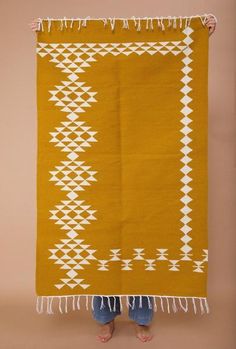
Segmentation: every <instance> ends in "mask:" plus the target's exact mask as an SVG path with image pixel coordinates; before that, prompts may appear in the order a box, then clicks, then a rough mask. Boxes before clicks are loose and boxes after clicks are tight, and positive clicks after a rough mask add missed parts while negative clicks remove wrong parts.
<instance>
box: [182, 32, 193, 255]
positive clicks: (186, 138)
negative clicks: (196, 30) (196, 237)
mask: <svg viewBox="0 0 236 349" xmlns="http://www.w3.org/2000/svg"><path fill="white" fill-rule="evenodd" d="M192 32H193V30H192V28H190V27H187V28H185V29H184V30H183V33H184V34H185V35H186V38H185V39H184V40H183V42H184V43H185V44H187V45H189V44H191V43H192V42H193V40H192V39H191V38H190V35H191V33H192ZM183 53H184V55H185V57H184V58H183V59H182V62H183V64H184V68H183V69H181V71H182V72H183V74H184V76H183V78H182V79H181V81H182V83H183V84H184V87H183V88H181V92H182V93H183V95H184V97H183V98H182V99H181V103H182V104H183V105H184V107H183V108H182V110H181V113H182V114H183V116H184V117H183V118H182V119H181V123H182V124H183V125H184V127H183V128H182V129H181V130H180V132H181V133H183V137H182V139H181V143H183V144H184V146H183V147H182V148H181V152H182V153H184V157H182V158H181V162H183V164H184V165H183V166H182V168H181V169H180V171H181V172H182V173H183V174H184V176H183V177H182V178H181V182H183V183H184V186H183V187H182V188H181V191H182V192H183V196H182V198H181V202H183V203H184V206H183V207H182V208H181V212H182V213H183V217H182V218H181V222H182V223H183V226H182V227H181V229H180V230H181V231H182V232H183V233H184V236H183V237H182V238H181V241H182V242H183V243H184V245H183V246H182V247H181V248H180V250H181V251H182V252H183V253H181V256H182V258H181V260H185V261H187V260H191V256H192V254H191V253H190V252H191V250H192V247H190V246H189V245H188V243H189V241H191V240H192V239H191V238H190V239H189V235H188V234H189V232H190V231H191V230H192V228H191V227H190V226H189V223H190V222H191V220H192V219H191V218H190V217H189V216H188V214H189V213H190V212H191V211H192V210H191V208H190V207H189V206H188V204H189V203H190V202H191V201H192V198H191V197H190V196H189V192H191V190H192V188H191V187H190V185H188V184H189V183H190V182H191V180H192V178H191V176H190V175H189V173H190V172H191V171H192V168H191V167H190V165H189V163H190V162H191V161H192V158H191V157H190V156H189V155H188V154H189V153H190V152H191V151H192V149H191V145H190V143H191V142H192V139H191V135H190V133H191V132H192V129H191V128H190V127H189V126H188V125H189V124H190V123H191V121H192V120H191V119H190V117H189V115H190V114H191V113H192V111H193V110H192V109H191V108H190V107H189V103H191V101H192V98H191V97H190V96H189V95H188V93H189V92H190V91H191V87H190V86H189V85H188V84H189V82H190V81H191V80H192V78H191V77H190V76H189V75H188V74H189V73H191V71H192V68H191V67H190V66H189V64H190V63H191V62H192V59H191V58H190V57H189V56H190V54H191V53H192V49H191V48H190V47H187V48H186V49H184V50H183Z"/></svg>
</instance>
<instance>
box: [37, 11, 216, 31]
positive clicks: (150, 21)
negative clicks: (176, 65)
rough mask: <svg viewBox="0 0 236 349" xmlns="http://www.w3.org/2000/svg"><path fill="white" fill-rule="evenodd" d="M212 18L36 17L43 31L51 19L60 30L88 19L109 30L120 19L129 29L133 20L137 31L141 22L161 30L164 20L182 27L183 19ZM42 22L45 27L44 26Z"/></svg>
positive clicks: (139, 29)
mask: <svg viewBox="0 0 236 349" xmlns="http://www.w3.org/2000/svg"><path fill="white" fill-rule="evenodd" d="M209 16H210V17H212V18H214V20H215V22H216V23H217V18H216V16H215V15H213V14H211V13H210V14H203V15H195V16H166V17H162V16H161V17H135V16H132V17H129V18H127V17H126V18H124V17H113V18H112V17H108V18H100V17H99V18H91V17H90V16H87V17H85V18H66V17H63V18H50V17H46V18H38V19H37V23H38V28H37V29H38V31H45V29H46V27H47V31H48V32H50V31H51V27H52V22H53V21H59V22H60V30H67V28H70V29H71V28H73V24H74V23H75V22H78V30H80V29H81V26H82V27H87V24H88V22H89V21H102V22H103V23H104V26H107V25H108V24H110V27H111V30H112V31H114V30H115V26H116V22H117V21H121V22H122V28H123V29H129V28H130V23H129V21H133V22H134V27H135V28H136V30H137V31H141V29H142V24H145V27H146V30H154V28H157V29H161V30H162V31H164V30H165V24H164V20H166V21H167V22H168V25H167V27H168V28H173V29H177V28H180V29H181V28H182V25H183V21H185V24H184V25H185V27H187V26H189V25H190V24H191V20H192V19H193V18H200V20H201V23H202V25H203V26H205V24H206V20H207V18H208V17H209ZM44 23H45V25H46V27H44Z"/></svg>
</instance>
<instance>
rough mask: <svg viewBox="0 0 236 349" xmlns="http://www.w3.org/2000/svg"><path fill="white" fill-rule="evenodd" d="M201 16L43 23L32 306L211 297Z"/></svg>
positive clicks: (180, 303) (170, 302) (200, 302)
mask: <svg viewBox="0 0 236 349" xmlns="http://www.w3.org/2000/svg"><path fill="white" fill-rule="evenodd" d="M207 80H208V29H207V28H206V26H205V16H192V17H188V18H183V17H178V18H176V17H168V18H162V17H159V18H135V17H133V18H129V19H121V18H120V19H117V18H116V19H114V18H101V19H99V18H98V19H90V18H84V19H49V18H48V19H41V20H39V30H38V32H37V115H38V156H37V257H36V258H37V265H36V292H37V310H38V312H39V313H42V312H44V311H46V312H47V313H49V314H50V313H53V312H54V310H56V309H58V306H59V309H60V311H61V312H63V311H69V309H71V310H73V309H79V308H80V306H79V300H80V297H85V298H86V304H87V308H88V306H89V304H91V305H93V297H94V296H101V297H108V296H119V297H120V300H121V301H122V299H123V298H124V297H126V299H127V297H128V296H134V295H137V296H147V297H153V298H154V307H155V310H158V309H159V308H160V309H162V310H163V311H167V312H170V313H171V312H175V311H177V310H181V309H182V310H184V311H190V310H193V311H194V313H198V312H200V313H204V312H208V311H209V307H208V303H207V260H208V259H207V255H208V236H207V204H208V202H207V180H208V179H207V176H208V175H207V132H208V125H207V123H208V120H207V118H208V116H207V112H208V99H207V98H208V94H207V89H208V86H207Z"/></svg>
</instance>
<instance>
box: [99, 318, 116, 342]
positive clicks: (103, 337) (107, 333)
mask: <svg viewBox="0 0 236 349" xmlns="http://www.w3.org/2000/svg"><path fill="white" fill-rule="evenodd" d="M113 331H114V320H112V321H110V322H108V323H106V324H104V325H101V329H100V333H99V334H98V336H97V338H98V339H99V340H100V341H101V342H107V341H109V339H111V337H112V334H113Z"/></svg>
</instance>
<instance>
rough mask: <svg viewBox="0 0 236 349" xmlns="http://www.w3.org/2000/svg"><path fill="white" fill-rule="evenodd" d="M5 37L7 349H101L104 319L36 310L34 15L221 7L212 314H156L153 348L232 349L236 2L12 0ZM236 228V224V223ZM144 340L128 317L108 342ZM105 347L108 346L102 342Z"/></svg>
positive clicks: (212, 137)
mask: <svg viewBox="0 0 236 349" xmlns="http://www.w3.org/2000/svg"><path fill="white" fill-rule="evenodd" d="M0 10H1V12H0V13H1V20H0V27H1V28H0V35H1V41H0V45H1V53H0V57H1V65H0V69H1V74H0V77H1V85H0V86H1V94H0V96H1V119H0V122H1V139H0V142H1V144H0V151H1V172H0V176H1V196H0V201H1V221H0V224H1V254H0V258H1V264H0V266H1V274H0V275H1V291H0V292H1V309H0V322H1V323H0V328H1V330H0V331H2V333H1V334H0V348H3V349H8V348H9V349H15V348H17V349H21V348H24V349H31V348H32V349H33V348H35V349H38V348H40V349H41V348H42V347H44V348H67V349H70V348H74V347H75V346H78V347H79V345H80V344H82V342H83V345H84V346H85V347H86V346H87V347H89V348H93V347H95V346H96V341H95V334H96V331H97V325H96V324H95V323H94V322H93V320H92V318H91V315H90V313H89V312H87V311H86V310H84V311H82V312H81V313H72V314H68V315H63V316H60V315H56V316H49V315H42V316H41V315H38V314H37V313H36V311H35V291H34V270H35V238H36V135H37V130H36V94H35V93H36V92H35V87H36V86H35V36H34V34H33V33H31V31H30V30H29V28H28V22H29V21H30V20H31V19H32V18H35V17H44V16H52V17H63V16H66V17H75V16H78V17H84V16H88V15H90V16H96V17H97V16H102V17H105V16H112V17H113V16H132V15H135V16H151V15H153V16H155V15H156V16H157V15H159V16H162V15H163V16H164V15H195V14H203V13H214V14H215V15H216V16H217V18H218V27H217V30H216V33H215V34H214V35H213V36H212V37H211V39H210V69H209V258H210V261H209V286H208V290H209V303H210V307H211V314H210V315H208V316H202V317H201V316H197V317H196V316H193V315H191V314H176V315H174V316H173V315H172V316H171V315H165V314H159V313H158V314H156V316H155V321H154V323H153V332H154V333H155V338H154V339H153V341H152V342H150V344H148V345H149V347H154V346H155V347H156V346H158V347H159V348H164V349H172V348H175V349H179V348H181V349H184V348H189V347H191V349H195V348H196V349H199V348H200V347H201V348H204V349H233V348H235V346H236V335H235V329H234V328H235V320H236V316H235V312H236V307H235V303H236V302H235V293H236V292H235V291H236V290H235V286H236V282H235V269H236V268H235V258H234V250H233V247H234V246H235V245H236V234H235V231H233V228H234V226H233V223H234V221H235V219H234V216H235V214H236V211H235V158H234V154H233V153H234V149H235V148H234V143H235V128H234V126H235V125H234V123H235V101H234V98H235V75H234V74H235V64H234V60H235V58H236V57H235V56H236V55H235V47H234V46H233V41H235V10H236V3H235V0H225V1H220V0H218V1H217V0H207V1H206V0H205V1H203V0H179V1H178V0H172V1H170V0H164V1H157V0H152V1H151V0H145V1H141V0H139V1H138V0H136V1H134V0H129V1H127V0H126V1H125V0H119V1H118V0H117V1H115V0H114V1H111V0H110V1H109V0H97V1H96V0H90V1H88V0H86V1H85V0H77V1H76V0H67V1H66V0H64V1H62V0H57V1H48V0H47V1H46V0H41V1H36V0H31V1H30V0H25V1H22V0H18V1H17V0H15V1H14V0H7V1H5V2H2V3H1V5H0ZM234 229H235V228H234ZM122 344H124V345H125V344H129V345H130V346H136V347H138V346H139V345H142V344H141V343H138V342H137V340H136V339H135V338H134V336H133V328H132V327H131V323H130V322H128V321H127V316H126V313H125V314H124V315H122V316H121V317H120V318H119V320H118V326H117V332H116V335H115V337H114V339H113V340H112V342H110V343H109V345H110V346H111V347H112V348H116V347H118V346H119V347H120V345H122ZM101 345H102V344H101Z"/></svg>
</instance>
